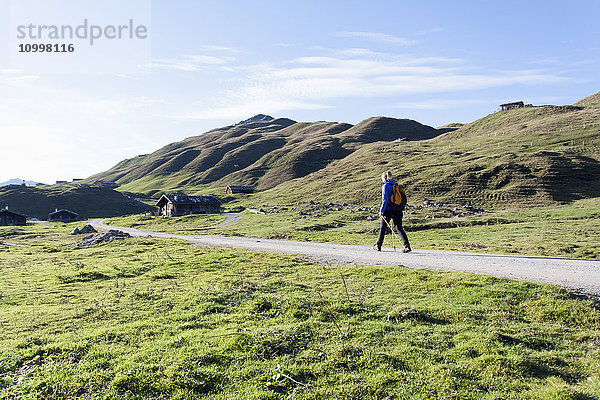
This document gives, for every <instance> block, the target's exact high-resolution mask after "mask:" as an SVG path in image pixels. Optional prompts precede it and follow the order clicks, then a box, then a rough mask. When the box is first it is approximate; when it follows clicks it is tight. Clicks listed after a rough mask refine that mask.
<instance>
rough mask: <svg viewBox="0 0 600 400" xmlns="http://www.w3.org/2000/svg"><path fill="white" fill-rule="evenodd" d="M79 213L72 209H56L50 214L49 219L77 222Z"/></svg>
mask: <svg viewBox="0 0 600 400" xmlns="http://www.w3.org/2000/svg"><path fill="white" fill-rule="evenodd" d="M79 219H80V218H79V214H77V213H76V212H74V211H71V210H65V209H62V210H56V211H54V212H52V213H50V214H48V221H50V222H75V221H79Z"/></svg>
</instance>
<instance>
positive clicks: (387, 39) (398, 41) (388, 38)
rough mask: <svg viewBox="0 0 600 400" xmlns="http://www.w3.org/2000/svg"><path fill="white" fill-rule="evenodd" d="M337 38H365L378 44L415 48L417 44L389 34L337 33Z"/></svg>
mask: <svg viewBox="0 0 600 400" xmlns="http://www.w3.org/2000/svg"><path fill="white" fill-rule="evenodd" d="M335 35H336V36H339V37H347V38H364V39H370V40H375V41H377V42H383V43H387V44H393V45H397V46H413V45H415V44H416V42H415V41H414V40H410V39H406V38H403V37H399V36H394V35H389V34H387V33H380V32H336V33H335Z"/></svg>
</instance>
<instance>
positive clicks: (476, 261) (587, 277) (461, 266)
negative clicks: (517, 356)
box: [91, 220, 600, 296]
mask: <svg viewBox="0 0 600 400" xmlns="http://www.w3.org/2000/svg"><path fill="white" fill-rule="evenodd" d="M91 225H92V226H94V227H95V228H100V229H119V230H122V231H123V232H127V233H129V234H130V235H132V236H155V237H165V238H178V239H183V240H187V241H188V242H190V243H193V244H196V245H201V246H225V247H237V248H244V249H248V250H255V251H271V252H277V253H286V254H301V255H304V256H306V257H307V258H308V259H309V260H311V261H315V262H319V263H326V264H334V265H340V264H341V265H398V264H401V265H404V266H406V267H409V268H425V269H431V270H451V271H461V272H472V273H476V274H484V275H491V276H497V277H505V278H512V279H520V280H527V281H532V282H541V283H553V284H557V285H561V286H564V287H566V288H568V289H570V290H573V291H577V292H582V293H588V294H592V295H594V296H600V261H587V260H573V259H564V258H547V257H529V256H510V255H495V254H479V253H464V252H455V251H441V250H418V249H413V251H412V252H411V253H408V254H403V253H400V252H394V251H393V249H391V248H383V249H382V251H381V252H376V251H374V250H373V249H372V248H371V247H367V246H352V245H341V244H331V243H313V242H296V241H287V240H273V239H252V238H244V237H223V236H208V235H207V236H204V235H175V234H167V233H157V232H150V231H144V230H140V229H133V228H123V227H115V226H109V225H106V224H105V223H104V220H94V221H92V222H91Z"/></svg>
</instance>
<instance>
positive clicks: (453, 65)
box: [177, 51, 572, 119]
mask: <svg viewBox="0 0 600 400" xmlns="http://www.w3.org/2000/svg"><path fill="white" fill-rule="evenodd" d="M232 71H235V73H236V75H237V76H238V78H239V82H240V85H239V87H238V88H237V89H235V90H230V91H227V92H224V93H219V94H218V96H219V99H220V101H221V106H219V105H215V104H214V103H210V104H195V105H194V106H195V107H196V108H195V110H197V109H201V110H202V111H200V112H196V111H194V112H190V113H184V114H180V115H177V118H180V119H181V118H183V119H219V118H240V117H244V116H247V115H250V114H252V113H258V112H271V113H274V112H278V111H287V110H294V109H304V110H310V109H323V108H327V107H330V106H331V103H330V101H332V100H337V99H344V98H368V97H371V98H376V97H380V98H383V97H394V96H402V95H408V94H410V95H413V94H429V93H462V92H467V91H475V90H480V89H488V88H493V87H506V86H511V85H536V84H544V85H547V84H548V83H565V82H570V81H572V80H571V79H570V78H565V77H563V76H560V75H557V74H554V73H551V72H548V71H546V70H518V71H513V70H495V71H492V70H484V69H481V68H477V67H474V66H469V65H468V63H467V62H466V61H464V60H459V59H452V58H444V57H414V56H413V57H411V56H406V55H392V54H387V55H386V56H385V57H382V56H381V55H380V54H371V53H370V52H368V51H350V52H345V54H343V55H342V54H340V52H337V53H335V54H334V55H329V56H305V57H298V58H295V59H292V60H287V61H283V62H281V63H280V64H278V65H273V64H266V63H263V64H259V65H250V66H236V67H235V69H234V70H232ZM453 106H456V107H458V104H456V105H453V104H451V103H446V104H442V103H439V102H438V104H437V107H439V108H448V107H453ZM414 107H416V106H413V108H414ZM420 107H421V108H425V107H427V108H432V107H433V106H432V105H429V106H428V105H426V104H421V105H420Z"/></svg>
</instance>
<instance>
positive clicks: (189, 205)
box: [156, 194, 223, 217]
mask: <svg viewBox="0 0 600 400" xmlns="http://www.w3.org/2000/svg"><path fill="white" fill-rule="evenodd" d="M221 204H223V203H222V202H221V200H219V199H217V198H216V197H215V196H186V195H183V194H163V195H162V196H161V197H160V199H159V200H158V201H157V202H156V207H158V215H163V216H169V217H177V216H181V215H190V214H217V213H220V212H221Z"/></svg>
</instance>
